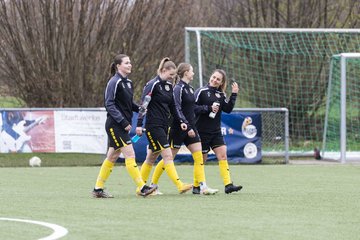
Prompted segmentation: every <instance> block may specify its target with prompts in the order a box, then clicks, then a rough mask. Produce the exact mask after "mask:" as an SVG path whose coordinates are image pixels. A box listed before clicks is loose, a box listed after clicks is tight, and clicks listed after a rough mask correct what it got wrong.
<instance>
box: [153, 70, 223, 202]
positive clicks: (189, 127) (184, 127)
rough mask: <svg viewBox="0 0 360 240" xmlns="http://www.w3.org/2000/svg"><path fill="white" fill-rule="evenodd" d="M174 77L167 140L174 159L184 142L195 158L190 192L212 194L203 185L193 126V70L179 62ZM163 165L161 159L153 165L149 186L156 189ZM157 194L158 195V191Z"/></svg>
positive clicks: (198, 149)
mask: <svg viewBox="0 0 360 240" xmlns="http://www.w3.org/2000/svg"><path fill="white" fill-rule="evenodd" d="M177 76H178V78H179V82H178V83H177V84H176V85H175V87H174V101H175V107H176V117H175V118H174V120H173V123H172V125H171V129H170V137H169V139H170V146H171V150H172V153H173V156H174V158H175V156H176V154H177V153H178V152H179V150H180V147H181V145H182V144H183V143H184V144H185V145H186V147H187V148H188V149H189V150H190V152H191V154H192V157H193V159H194V184H193V193H194V194H204V195H211V194H215V193H217V192H218V190H217V189H212V188H210V187H208V186H207V185H206V180H205V170H204V162H203V156H202V153H201V142H200V136H199V133H198V132H197V130H196V126H195V112H194V108H195V107H196V106H197V105H195V97H194V89H193V88H192V86H191V85H190V82H191V81H192V80H193V76H194V71H193V67H192V66H191V65H190V64H188V63H180V64H179V66H178V68H177ZM163 166H164V162H163V160H161V161H159V163H158V164H157V165H156V168H155V171H154V174H153V177H152V182H151V186H154V185H155V186H157V184H158V181H159V178H160V176H161V174H162V172H163ZM156 192H157V193H158V194H159V193H160V192H159V191H158V189H157V190H156ZM160 194H161V193H160Z"/></svg>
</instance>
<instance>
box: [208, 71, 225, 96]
mask: <svg viewBox="0 0 360 240" xmlns="http://www.w3.org/2000/svg"><path fill="white" fill-rule="evenodd" d="M216 72H218V73H220V74H221V75H222V83H221V85H220V87H219V90H220V91H221V92H223V93H225V91H226V86H227V80H226V72H225V71H224V70H222V69H215V70H214V71H213V73H212V74H211V75H213V74H214V73H216Z"/></svg>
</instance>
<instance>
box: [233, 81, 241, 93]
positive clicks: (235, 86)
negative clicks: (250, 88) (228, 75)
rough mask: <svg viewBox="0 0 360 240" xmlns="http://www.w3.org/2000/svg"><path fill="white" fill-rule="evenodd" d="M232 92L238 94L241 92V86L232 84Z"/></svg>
mask: <svg viewBox="0 0 360 240" xmlns="http://www.w3.org/2000/svg"><path fill="white" fill-rule="evenodd" d="M231 92H232V93H238V92H239V86H238V84H237V83H236V82H233V83H232V84H231Z"/></svg>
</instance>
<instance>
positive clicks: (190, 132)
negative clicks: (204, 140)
mask: <svg viewBox="0 0 360 240" xmlns="http://www.w3.org/2000/svg"><path fill="white" fill-rule="evenodd" d="M188 136H189V137H191V138H194V137H195V136H196V134H195V131H194V130H193V129H191V130H189V131H188Z"/></svg>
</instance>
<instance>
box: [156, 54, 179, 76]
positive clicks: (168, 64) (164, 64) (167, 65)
mask: <svg viewBox="0 0 360 240" xmlns="http://www.w3.org/2000/svg"><path fill="white" fill-rule="evenodd" d="M164 69H166V70H169V69H176V65H175V63H174V62H173V61H171V60H170V58H168V57H165V58H163V59H162V60H161V62H160V64H159V68H158V70H157V74H158V75H160V73H161V71H162V70H164Z"/></svg>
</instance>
